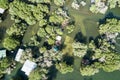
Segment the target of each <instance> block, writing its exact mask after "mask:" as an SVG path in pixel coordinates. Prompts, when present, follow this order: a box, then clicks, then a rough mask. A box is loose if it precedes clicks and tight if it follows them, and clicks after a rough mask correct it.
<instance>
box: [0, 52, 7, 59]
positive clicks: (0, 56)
mask: <svg viewBox="0 0 120 80" xmlns="http://www.w3.org/2000/svg"><path fill="white" fill-rule="evenodd" d="M4 57H6V50H0V59H1V58H4Z"/></svg>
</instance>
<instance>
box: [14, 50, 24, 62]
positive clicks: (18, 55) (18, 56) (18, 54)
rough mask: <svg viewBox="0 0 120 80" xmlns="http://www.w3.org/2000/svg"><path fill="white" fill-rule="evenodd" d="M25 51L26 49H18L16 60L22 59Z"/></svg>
mask: <svg viewBox="0 0 120 80" xmlns="http://www.w3.org/2000/svg"><path fill="white" fill-rule="evenodd" d="M23 51H24V50H23V49H18V52H17V54H16V57H15V61H20V58H21V56H22V53H23Z"/></svg>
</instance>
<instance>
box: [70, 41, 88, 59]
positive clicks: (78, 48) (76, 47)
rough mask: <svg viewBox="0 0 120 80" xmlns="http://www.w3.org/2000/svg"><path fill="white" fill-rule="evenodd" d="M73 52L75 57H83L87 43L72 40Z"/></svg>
mask: <svg viewBox="0 0 120 80" xmlns="http://www.w3.org/2000/svg"><path fill="white" fill-rule="evenodd" d="M72 46H73V54H74V56H77V57H83V56H84V55H85V54H86V52H87V49H88V48H87V45H85V44H83V43H80V42H74V43H73V45H72Z"/></svg>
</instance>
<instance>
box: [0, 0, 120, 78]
mask: <svg viewBox="0 0 120 80" xmlns="http://www.w3.org/2000/svg"><path fill="white" fill-rule="evenodd" d="M68 1H69V0H25V1H24V0H13V1H12V0H10V1H7V0H4V1H3V0H0V7H1V8H4V9H8V10H9V11H6V13H4V14H0V20H1V23H0V27H1V26H2V27H4V25H5V23H6V21H5V20H6V18H5V16H6V15H7V16H8V14H9V15H10V16H9V17H11V18H10V20H11V21H13V23H11V25H10V26H7V28H6V26H5V30H0V32H2V31H3V32H5V33H4V34H3V35H4V37H3V39H1V43H2V44H3V46H2V45H0V47H2V48H6V49H7V50H8V52H7V53H8V54H7V57H10V59H11V57H12V58H13V57H14V55H13V54H11V53H14V52H16V48H17V47H18V48H19V47H20V48H24V51H23V53H22V57H21V59H20V64H22V65H23V63H24V62H25V61H26V60H30V61H32V62H35V63H36V64H37V68H36V69H35V70H33V71H32V72H31V74H30V76H28V78H29V80H53V79H51V77H52V76H55V75H54V74H56V73H55V72H54V70H56V69H57V70H58V71H59V72H60V73H62V74H67V73H69V72H73V71H74V69H76V67H74V66H76V64H77V65H79V67H78V68H79V70H80V73H81V74H82V76H92V75H94V74H96V73H98V72H99V71H100V70H101V69H102V70H103V71H105V72H113V71H115V70H119V69H120V55H119V52H117V51H116V50H115V48H116V46H115V44H116V42H115V38H116V36H114V43H113V41H112V40H111V39H108V38H109V37H108V36H110V35H108V34H114V33H119V32H120V22H119V21H120V20H118V19H116V18H112V19H105V22H104V23H99V27H98V29H99V30H98V31H99V33H100V34H99V36H98V35H97V36H95V37H96V38H95V37H94V38H93V36H92V35H91V34H89V35H86V34H84V32H85V33H92V31H91V32H87V29H89V28H88V27H89V24H88V25H87V27H84V25H85V24H83V22H86V21H87V22H88V21H90V20H93V22H94V21H97V19H95V20H94V19H93V18H91V17H93V16H91V17H90V15H93V14H91V13H90V14H87V13H86V12H88V11H86V10H84V8H83V9H82V7H80V8H81V11H80V13H79V11H76V12H78V14H77V16H76V14H75V13H74V11H75V10H74V9H70V8H71V6H66V5H64V4H70V3H71V2H68ZM66 2H67V3H66ZM78 2H79V1H78ZM53 3H54V4H53ZM79 3H80V2H79ZM98 3H99V4H102V6H101V5H98ZM105 3H106V4H108V5H106V4H105ZM119 3H120V2H119V1H118V0H114V1H112V0H95V4H92V3H91V7H90V11H92V12H93V13H99V12H101V11H102V9H103V7H109V8H115V7H116V6H120V4H119ZM85 8H86V7H85ZM87 9H88V8H87ZM72 12H73V13H72ZM83 13H85V14H87V15H88V16H87V17H88V18H85V17H83ZM71 14H74V15H75V16H74V15H71ZM80 14H82V16H79V15H80ZM80 18H81V19H80ZM90 18H91V19H90ZM7 19H8V18H7ZM76 19H77V20H76ZM79 20H80V21H79ZM11 21H10V22H11ZM90 23H91V21H90ZM92 24H93V23H92ZM95 24H96V23H95ZM81 26H82V27H81ZM92 26H94V25H92ZM83 27H84V29H83ZM80 29H81V30H80ZM80 31H81V32H82V34H83V35H84V36H82V35H81V34H79V33H78V32H80ZM72 32H73V33H72ZM76 33H78V34H76ZM75 35H76V36H75ZM24 36H25V37H26V39H27V40H28V42H25V41H24ZM58 36H60V37H61V38H62V39H61V40H58V39H56V37H58ZM84 40H85V41H84ZM81 41H82V42H81ZM9 53H10V54H9ZM66 55H68V56H70V57H68V56H67V58H66ZM71 57H72V60H70V59H71ZM76 57H77V58H76ZM74 58H75V59H79V64H78V63H76V62H74V61H75V60H74ZM18 63H19V62H18ZM69 63H70V64H69ZM10 64H11V63H10V62H9V60H8V59H7V58H3V59H0V75H2V76H3V74H6V72H5V71H6V70H7V69H10V70H11V69H15V68H16V65H15V64H16V63H15V64H12V66H11V65H10ZM54 66H55V67H54ZM51 69H53V70H51ZM77 70H78V69H77ZM52 71H53V72H52ZM51 73H52V74H51ZM53 73H54V74H53ZM6 75H7V76H8V75H9V74H6ZM16 75H17V73H16ZM2 76H0V78H1V77H2ZM12 77H14V76H12ZM18 77H21V76H18Z"/></svg>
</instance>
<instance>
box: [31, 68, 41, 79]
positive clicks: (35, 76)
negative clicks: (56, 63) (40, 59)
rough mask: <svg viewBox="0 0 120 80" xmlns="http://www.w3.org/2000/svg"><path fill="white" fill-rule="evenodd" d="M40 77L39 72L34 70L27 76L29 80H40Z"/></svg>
mask: <svg viewBox="0 0 120 80" xmlns="http://www.w3.org/2000/svg"><path fill="white" fill-rule="evenodd" d="M41 78H42V77H41V75H40V70H39V68H38V69H35V70H34V71H32V72H31V73H30V75H29V80H41Z"/></svg>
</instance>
